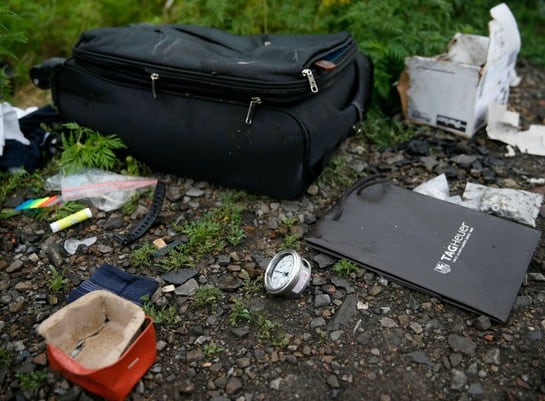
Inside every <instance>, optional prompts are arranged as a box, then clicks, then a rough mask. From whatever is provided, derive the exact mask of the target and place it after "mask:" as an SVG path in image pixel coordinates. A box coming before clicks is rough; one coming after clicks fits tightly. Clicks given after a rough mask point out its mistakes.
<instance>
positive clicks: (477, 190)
mask: <svg viewBox="0 0 545 401" xmlns="http://www.w3.org/2000/svg"><path fill="white" fill-rule="evenodd" d="M413 191H415V192H418V193H421V194H423V195H427V196H431V197H433V198H436V199H441V200H444V201H447V202H451V203H456V204H459V205H461V206H465V207H467V208H470V209H474V210H479V211H481V212H485V213H489V214H494V215H496V216H499V217H504V218H506V219H509V220H513V221H517V222H519V223H523V224H527V225H529V226H532V227H535V226H536V218H537V216H538V214H539V209H540V208H541V203H542V202H543V195H541V194H537V193H533V192H529V191H523V190H520V189H511V188H491V187H487V186H484V185H480V184H473V183H471V182H468V183H467V184H466V187H465V190H464V193H463V194H462V197H461V198H460V197H459V196H449V194H450V189H449V185H448V181H447V178H446V176H445V175H444V174H441V175H438V176H437V177H435V178H432V179H430V180H428V181H425V182H423V183H422V184H420V185H419V186H417V187H416V188H414V189H413Z"/></svg>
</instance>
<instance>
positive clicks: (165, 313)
mask: <svg viewBox="0 0 545 401" xmlns="http://www.w3.org/2000/svg"><path fill="white" fill-rule="evenodd" d="M142 300H143V301H144V302H143V304H142V308H143V309H144V312H145V313H146V315H148V316H150V317H151V318H152V319H153V322H154V323H155V324H161V325H165V326H170V325H173V324H174V323H176V322H177V321H178V319H177V317H178V309H177V308H176V306H174V305H169V306H165V307H163V308H158V307H157V306H156V305H155V304H154V303H153V302H152V301H151V299H150V298H149V296H145V297H143V299H142Z"/></svg>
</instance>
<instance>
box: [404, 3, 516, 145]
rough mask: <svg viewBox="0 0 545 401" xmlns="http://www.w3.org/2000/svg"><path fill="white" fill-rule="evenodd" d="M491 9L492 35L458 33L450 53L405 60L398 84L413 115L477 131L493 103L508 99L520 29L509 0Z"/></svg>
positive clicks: (418, 120)
mask: <svg viewBox="0 0 545 401" xmlns="http://www.w3.org/2000/svg"><path fill="white" fill-rule="evenodd" d="M490 14H491V16H492V18H493V19H492V20H491V21H490V22H489V24H488V28H489V37H486V36H480V35H468V34H462V33H457V34H455V35H454V37H453V38H452V40H451V41H450V43H449V45H448V49H447V52H446V53H445V54H441V55H437V56H434V57H422V56H413V57H408V58H407V59H406V60H405V70H404V72H403V73H402V75H401V77H400V79H399V82H398V85H397V90H398V92H399V95H400V99H401V105H402V108H403V114H404V115H405V118H406V119H407V120H409V121H411V122H415V123H419V124H428V125H431V126H435V127H438V128H441V129H444V130H446V131H450V132H453V133H455V134H459V135H462V136H465V137H471V136H472V135H473V134H474V133H475V132H477V131H478V130H479V129H480V128H482V127H483V126H484V125H485V124H486V118H487V112H488V105H489V104H490V103H499V104H506V103H507V100H508V97H509V85H510V83H511V82H512V81H515V79H516V73H515V63H516V59H517V55H518V52H519V50H520V34H519V31H518V27H517V23H516V21H515V18H514V16H513V14H512V13H511V11H510V10H509V7H508V6H507V5H506V4H505V3H502V4H499V5H498V6H496V7H494V8H492V9H491V10H490Z"/></svg>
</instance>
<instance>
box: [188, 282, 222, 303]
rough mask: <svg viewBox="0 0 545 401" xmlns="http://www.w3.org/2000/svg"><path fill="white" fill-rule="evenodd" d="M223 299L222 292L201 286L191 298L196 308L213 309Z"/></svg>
mask: <svg viewBox="0 0 545 401" xmlns="http://www.w3.org/2000/svg"><path fill="white" fill-rule="evenodd" d="M222 298H223V292H222V291H221V290H220V289H219V288H217V287H212V286H202V287H199V288H198V289H197V292H196V293H195V295H194V296H193V300H192V304H193V305H195V306H197V307H206V306H208V307H213V306H215V305H217V304H218V302H219V301H221V299H222Z"/></svg>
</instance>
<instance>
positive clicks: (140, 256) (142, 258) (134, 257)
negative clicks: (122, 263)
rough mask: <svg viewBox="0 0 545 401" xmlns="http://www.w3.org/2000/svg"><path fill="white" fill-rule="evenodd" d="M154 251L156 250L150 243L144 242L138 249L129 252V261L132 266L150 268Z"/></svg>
mask: <svg viewBox="0 0 545 401" xmlns="http://www.w3.org/2000/svg"><path fill="white" fill-rule="evenodd" d="M156 251H157V248H156V247H155V246H154V245H153V244H152V243H150V242H146V243H144V244H143V245H142V246H141V247H140V248H135V249H134V250H133V251H132V252H131V254H130V256H129V260H130V262H131V264H132V265H136V266H150V265H151V263H152V261H153V254H154V253H155V252H156Z"/></svg>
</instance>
